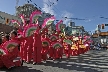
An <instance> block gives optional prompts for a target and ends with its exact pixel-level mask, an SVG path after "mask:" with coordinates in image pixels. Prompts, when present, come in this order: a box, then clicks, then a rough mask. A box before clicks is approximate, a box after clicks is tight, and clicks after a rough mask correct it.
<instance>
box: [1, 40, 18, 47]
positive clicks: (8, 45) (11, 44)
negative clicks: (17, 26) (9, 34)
mask: <svg viewBox="0 0 108 72" xmlns="http://www.w3.org/2000/svg"><path fill="white" fill-rule="evenodd" d="M18 45H19V42H18V41H15V40H10V41H7V42H5V43H4V45H3V47H4V48H7V49H8V48H11V47H16V46H18Z"/></svg>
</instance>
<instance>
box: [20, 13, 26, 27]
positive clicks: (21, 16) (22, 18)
mask: <svg viewBox="0 0 108 72" xmlns="http://www.w3.org/2000/svg"><path fill="white" fill-rule="evenodd" d="M19 16H20V18H21V20H22V22H23V26H25V25H26V22H25V19H24V16H23V15H19Z"/></svg>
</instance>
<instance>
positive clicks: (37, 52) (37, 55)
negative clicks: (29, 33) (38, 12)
mask: <svg viewBox="0 0 108 72" xmlns="http://www.w3.org/2000/svg"><path fill="white" fill-rule="evenodd" d="M41 50H42V41H41V27H38V28H37V30H36V31H35V32H34V43H33V64H36V63H37V64H38V63H41V59H42V56H41Z"/></svg>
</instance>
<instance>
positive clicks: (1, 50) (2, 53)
mask: <svg viewBox="0 0 108 72" xmlns="http://www.w3.org/2000/svg"><path fill="white" fill-rule="evenodd" d="M5 54H7V51H6V50H5V48H2V47H0V55H5Z"/></svg>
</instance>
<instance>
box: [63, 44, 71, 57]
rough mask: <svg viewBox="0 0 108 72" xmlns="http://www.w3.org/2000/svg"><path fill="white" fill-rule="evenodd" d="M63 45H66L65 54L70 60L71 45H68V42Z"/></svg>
mask: <svg viewBox="0 0 108 72" xmlns="http://www.w3.org/2000/svg"><path fill="white" fill-rule="evenodd" d="M63 45H64V54H65V55H66V57H67V58H70V50H71V45H70V44H67V43H66V42H64V43H63Z"/></svg>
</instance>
